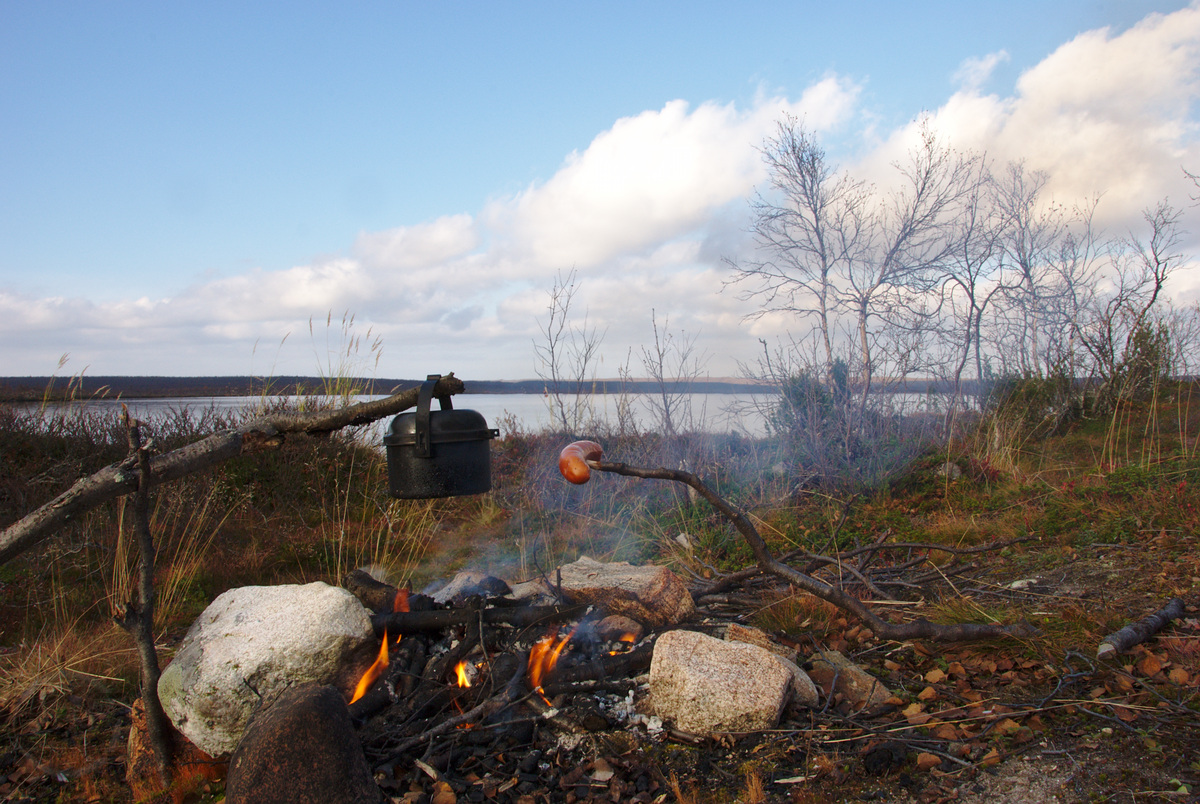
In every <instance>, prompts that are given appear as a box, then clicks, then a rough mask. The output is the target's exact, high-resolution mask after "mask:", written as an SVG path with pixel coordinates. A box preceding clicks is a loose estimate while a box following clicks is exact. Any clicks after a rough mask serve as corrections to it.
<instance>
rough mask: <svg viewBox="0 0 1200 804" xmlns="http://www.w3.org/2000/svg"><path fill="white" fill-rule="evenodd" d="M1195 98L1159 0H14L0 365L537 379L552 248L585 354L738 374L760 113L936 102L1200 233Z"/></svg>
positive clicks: (604, 372)
mask: <svg viewBox="0 0 1200 804" xmlns="http://www.w3.org/2000/svg"><path fill="white" fill-rule="evenodd" d="M1198 98H1200V5H1197V4H1196V3H1192V4H1186V3H1182V2H1168V1H1167V0H1056V2H1054V3H1045V2H1042V1H1041V0H1037V1H1036V2H1033V1H1030V2H1025V1H1024V0H1020V1H1014V2H992V1H991V0H977V2H973V3H970V4H967V3H962V2H948V1H947V2H914V3H906V4H901V3H895V2H861V1H860V2H855V1H854V0H848V2H843V3H838V4H833V3H812V2H796V1H795V0H793V1H792V2H745V3H739V4H736V5H735V4H731V3H712V2H701V1H699V0H692V2H687V3H672V2H660V3H652V4H651V3H633V2H607V3H586V2H585V3H569V4H568V3H550V2H545V3H538V2H513V3H483V2H478V3H467V2H442V3H416V2H403V1H401V0H394V1H393V2H356V3H345V4H340V3H339V4H334V3H314V2H304V1H303V0H293V1H292V2H287V3H284V2H270V1H269V0H268V1H265V2H256V3H241V2H221V1H220V0H216V1H215V2H205V3H194V2H178V3H151V2H122V0H114V1H113V2H105V3H94V2H55V1H54V0H39V1H37V2H34V1H32V0H6V2H4V3H0V376H28V375H35V376H36V375H48V374H51V373H55V372H58V373H60V374H67V375H71V374H77V373H80V372H84V373H85V374H90V375H93V376H96V375H174V376H179V375H231V374H232V375H257V376H264V375H290V374H300V375H316V374H318V373H328V372H330V371H333V370H337V369H338V368H351V369H355V370H356V373H362V374H374V375H375V376H379V377H410V378H411V377H422V376H424V375H426V374H429V373H447V372H451V371H453V372H455V373H456V374H457V375H458V376H459V377H461V378H463V379H464V380H467V381H468V383H469V381H470V380H472V379H481V380H482V379H524V378H531V377H534V376H535V375H536V373H537V371H538V365H537V362H536V356H535V349H534V344H535V342H538V341H539V340H540V338H539V329H540V327H541V326H542V325H544V324H545V322H546V319H547V304H548V296H549V292H550V290H551V289H552V287H553V285H554V283H555V281H556V278H557V277H559V276H563V275H566V274H567V273H568V272H571V271H574V272H575V273H574V275H575V277H576V287H577V292H576V295H575V297H574V298H573V301H572V314H573V323H574V324H575V325H576V326H583V325H584V320H585V317H586V326H587V327H588V328H589V329H594V330H595V331H596V332H598V333H600V334H602V335H603V341H602V343H601V352H602V356H603V361H602V363H601V364H600V365H599V366H598V367H597V369H598V373H599V375H600V376H616V375H617V373H618V371H619V370H620V368H621V367H622V366H623V365H625V364H626V363H627V362H629V361H630V358H631V355H632V358H633V362H634V363H636V359H637V355H638V350H639V348H640V347H642V346H644V345H646V344H647V343H649V342H651V341H652V340H653V328H652V327H653V324H652V322H653V321H657V323H658V325H659V326H660V328H665V329H666V330H667V331H670V332H673V333H676V336H677V337H686V338H694V339H695V343H696V347H697V350H698V352H699V353H702V354H703V355H705V357H706V360H705V366H704V367H705V370H706V372H707V373H709V374H710V375H712V376H714V377H716V376H732V375H735V374H737V373H738V366H739V364H741V363H744V362H747V361H752V360H753V359H754V357H755V355H757V354H758V353H759V352H760V350H761V348H762V347H761V345H760V343H759V339H760V338H761V339H765V340H767V341H768V342H775V340H776V339H778V338H781V337H787V335H788V333H789V332H790V333H792V334H793V335H795V334H796V330H797V329H800V330H802V329H803V327H804V324H803V323H800V322H797V321H795V320H788V319H786V318H785V317H783V316H779V315H771V316H764V317H760V318H757V319H754V318H748V316H751V315H752V314H753V313H754V312H755V309H756V308H755V305H754V303H753V302H752V301H748V300H746V299H744V298H742V294H740V293H738V292H737V289H736V288H730V287H728V286H727V280H728V279H729V278H730V277H731V269H730V268H729V266H728V264H727V260H745V259H753V257H754V251H753V243H752V239H751V237H750V236H749V234H748V232H747V229H748V227H749V225H750V222H751V212H750V206H749V202H750V199H751V198H752V197H753V194H754V193H755V191H756V189H759V188H763V187H764V186H765V180H766V173H765V169H764V167H763V164H762V159H761V152H760V148H761V147H762V144H763V142H764V140H765V139H766V138H767V137H769V136H770V135H771V134H772V132H773V130H774V128H775V126H776V124H777V123H778V121H779V120H781V119H782V118H783V117H784V116H785V115H787V114H791V115H796V116H797V117H799V118H801V119H803V121H804V124H805V125H806V126H807V127H808V128H809V129H810V130H812V131H813V132H814V133H816V134H817V136H818V137H819V138H820V140H821V142H822V144H823V145H824V146H825V148H826V150H827V151H828V153H829V155H830V158H831V160H832V161H833V162H834V163H835V164H837V165H838V166H839V167H842V168H845V169H847V170H850V171H852V172H854V173H855V174H856V175H861V176H865V177H867V178H869V179H876V178H878V180H879V181H886V180H887V175H888V171H889V170H890V167H889V165H890V164H891V163H892V162H894V161H895V160H897V159H899V158H901V157H902V156H903V154H904V152H905V149H906V148H907V143H910V142H911V138H912V136H913V132H914V126H915V121H916V119H917V118H918V117H920V116H922V115H928V116H929V117H930V119H931V120H932V123H933V125H934V127H935V129H936V130H937V132H938V133H939V136H943V137H945V138H947V140H948V141H950V142H952V143H953V144H954V145H955V146H956V147H961V148H973V149H978V150H981V151H986V152H987V153H988V154H989V156H991V157H992V158H993V159H996V160H1009V159H1023V160H1025V162H1026V164H1027V165H1028V166H1029V167H1031V168H1033V169H1037V170H1045V171H1046V172H1047V173H1048V174H1049V175H1050V183H1049V185H1048V191H1049V192H1050V193H1051V194H1052V195H1053V197H1054V199H1055V200H1057V201H1061V202H1062V203H1074V202H1075V201H1078V200H1080V199H1084V198H1087V197H1090V196H1093V195H1094V194H1097V193H1099V194H1101V202H1100V205H1099V207H1098V208H1097V212H1096V214H1097V221H1098V222H1099V223H1100V224H1101V225H1102V226H1104V227H1105V229H1106V231H1112V232H1116V233H1118V234H1119V233H1124V232H1128V231H1131V230H1135V229H1136V227H1137V226H1138V225H1139V222H1140V218H1141V215H1140V211H1141V210H1142V209H1144V208H1146V207H1147V206H1149V205H1152V204H1154V203H1156V202H1157V201H1158V200H1160V199H1162V198H1169V199H1170V200H1171V201H1172V202H1173V203H1174V204H1176V206H1179V207H1186V208H1187V214H1186V215H1185V219H1184V225H1185V228H1188V229H1190V230H1192V231H1193V232H1200V225H1198V224H1200V221H1198V220H1197V216H1198V214H1200V213H1198V211H1197V210H1196V209H1195V208H1194V207H1191V206H1189V205H1190V204H1191V203H1192V202H1191V201H1190V196H1189V194H1191V195H1195V194H1196V193H1197V189H1196V187H1195V186H1194V185H1193V184H1191V183H1190V182H1188V181H1187V180H1186V177H1185V176H1184V175H1183V172H1182V170H1183V169H1184V168H1186V169H1189V170H1191V171H1192V172H1198V171H1200V126H1198V123H1200V119H1198V116H1197V105H1196V100H1197V99H1198ZM1185 245H1186V246H1188V247H1189V248H1191V249H1192V253H1200V252H1197V251H1195V248H1194V247H1195V245H1200V238H1197V237H1195V236H1193V235H1189V236H1188V238H1187V240H1186V241H1185ZM1171 290H1172V293H1173V294H1174V296H1175V297H1176V298H1177V299H1179V300H1181V301H1183V302H1190V301H1194V300H1195V299H1197V298H1200V276H1197V277H1195V278H1193V277H1191V276H1190V274H1189V273H1185V274H1184V275H1182V276H1180V277H1178V280H1177V282H1176V285H1175V287H1173V288H1172V289H1171ZM351 318H352V323H344V322H349V321H350V319H351ZM347 333H348V334H347ZM376 342H378V343H379V344H380V346H379V347H378V348H377V349H375V350H372V349H371V346H370V344H372V343H376ZM347 355H348V356H347ZM64 356H65V357H66V362H65V363H63V366H62V368H59V365H60V361H62V360H63V358H64ZM638 373H640V372H638V371H636V367H635V371H634V374H638Z"/></svg>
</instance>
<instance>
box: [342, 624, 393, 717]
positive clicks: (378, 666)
mask: <svg viewBox="0 0 1200 804" xmlns="http://www.w3.org/2000/svg"><path fill="white" fill-rule="evenodd" d="M387 643H388V637H387V631H384V632H383V644H382V645H380V646H379V655H378V656H377V657H375V661H374V662H373V663H372V664H371V666H370V667H368V668H367V672H365V673H363V674H362V678H360V679H359V680H358V686H357V687H355V688H354V697H353V698H351V699H350V703H354V702H355V701H357V700H358V699H359V698H361V697H363V696H364V695H366V694H367V690H369V689H371V685H372V684H374V683H375V681H376V680H377V679H378V678H379V677H380V676H381V675H383V671H384V670H386V669H387V666H388V648H387Z"/></svg>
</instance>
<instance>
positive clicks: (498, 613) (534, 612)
mask: <svg viewBox="0 0 1200 804" xmlns="http://www.w3.org/2000/svg"><path fill="white" fill-rule="evenodd" d="M586 609H587V606H580V605H564V606H527V607H525V608H487V609H482V610H475V609H470V608H463V609H445V610H442V611H398V612H395V613H393V614H376V615H374V616H372V617H371V627H372V628H374V629H375V635H376V636H379V637H382V636H383V632H384V631H385V630H386V631H388V632H390V633H393V634H412V633H415V632H417V631H441V630H443V629H446V628H449V627H450V626H452V625H467V624H469V623H471V622H474V621H477V620H482V621H483V622H484V623H485V624H488V625H492V624H495V623H506V624H508V625H512V626H516V627H517V628H526V627H528V626H531V625H538V624H541V623H552V622H565V621H567V620H571V619H573V618H575V617H578V616H579V615H581V614H583V612H584V611H585V610H586Z"/></svg>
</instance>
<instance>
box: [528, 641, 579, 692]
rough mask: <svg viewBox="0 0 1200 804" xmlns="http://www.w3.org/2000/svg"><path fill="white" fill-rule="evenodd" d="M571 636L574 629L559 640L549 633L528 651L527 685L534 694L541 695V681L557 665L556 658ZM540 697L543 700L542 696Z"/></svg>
mask: <svg viewBox="0 0 1200 804" xmlns="http://www.w3.org/2000/svg"><path fill="white" fill-rule="evenodd" d="M573 636H575V629H574V628H572V629H571V632H570V633H568V634H567V635H566V636H565V637H561V638H559V637H558V636H557V635H556V634H555V633H554V632H553V631H551V632H550V634H548V635H547V636H545V637H543V638H542V639H539V640H538V642H537V644H535V645H534V646H533V647H532V648H531V649H530V650H529V683H530V685H531V686H532V687H533V689H534V691H535V692H538V693H539V694H540V693H541V690H542V679H544V678H545V677H546V676H547V675H549V673H550V671H552V670H553V669H554V667H555V665H557V664H558V657H559V656H560V655H561V654H562V652H563V648H565V647H567V643H568V642H570V641H571V637H573ZM542 697H543V699H544V698H545V696H544V695H543V696H542Z"/></svg>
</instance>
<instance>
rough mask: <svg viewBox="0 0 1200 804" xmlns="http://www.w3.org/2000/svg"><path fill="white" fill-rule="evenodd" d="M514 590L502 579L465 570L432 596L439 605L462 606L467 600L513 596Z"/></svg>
mask: <svg viewBox="0 0 1200 804" xmlns="http://www.w3.org/2000/svg"><path fill="white" fill-rule="evenodd" d="M511 594H512V589H510V588H509V587H508V584H507V583H505V582H504V581H503V580H501V579H500V578H496V577H493V576H491V575H487V574H485V573H482V572H471V571H470V570H464V571H462V572H460V573H458V574H457V575H455V576H454V577H453V578H452V579H451V580H450V583H448V584H446V585H445V586H443V587H442V588H441V589H438V590H437V591H436V592H434V593H433V594H431V595H430V597H432V598H433V599H434V600H436V601H437V602H438V603H450V604H453V605H455V606H461V605H462V604H463V603H465V602H467V599H468V598H470V597H472V596H475V595H478V596H479V597H504V596H505V595H511Z"/></svg>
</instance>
